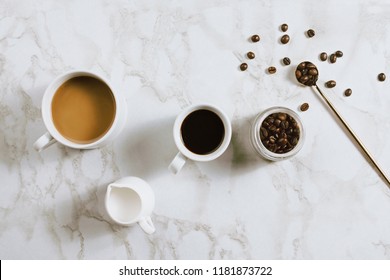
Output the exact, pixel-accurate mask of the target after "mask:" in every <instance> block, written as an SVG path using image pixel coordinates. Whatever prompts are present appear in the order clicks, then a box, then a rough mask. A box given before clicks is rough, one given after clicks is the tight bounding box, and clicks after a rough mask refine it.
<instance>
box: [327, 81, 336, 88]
mask: <svg viewBox="0 0 390 280" xmlns="http://www.w3.org/2000/svg"><path fill="white" fill-rule="evenodd" d="M325 86H326V87H327V88H334V87H335V86H336V81H334V80H330V81H327V82H326V83H325Z"/></svg>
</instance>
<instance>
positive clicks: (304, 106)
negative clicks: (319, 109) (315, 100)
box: [300, 103, 309, 112]
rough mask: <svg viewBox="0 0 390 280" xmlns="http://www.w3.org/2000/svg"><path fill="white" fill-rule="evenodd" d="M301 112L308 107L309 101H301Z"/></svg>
mask: <svg viewBox="0 0 390 280" xmlns="http://www.w3.org/2000/svg"><path fill="white" fill-rule="evenodd" d="M300 109H301V111H302V112H305V111H307V110H308V109H309V103H303V104H302V105H301V107H300Z"/></svg>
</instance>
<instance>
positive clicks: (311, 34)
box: [306, 29, 316, 38]
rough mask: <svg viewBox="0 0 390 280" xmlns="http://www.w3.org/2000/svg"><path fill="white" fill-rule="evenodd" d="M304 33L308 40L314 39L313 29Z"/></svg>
mask: <svg viewBox="0 0 390 280" xmlns="http://www.w3.org/2000/svg"><path fill="white" fill-rule="evenodd" d="M306 33H307V36H309V38H311V37H314V35H316V33H315V32H314V30H313V29H309V30H307V32H306Z"/></svg>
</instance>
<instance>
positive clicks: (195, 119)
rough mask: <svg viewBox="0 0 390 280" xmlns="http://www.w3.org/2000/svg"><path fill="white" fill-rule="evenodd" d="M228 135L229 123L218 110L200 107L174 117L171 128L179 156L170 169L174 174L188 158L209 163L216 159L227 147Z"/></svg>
mask: <svg viewBox="0 0 390 280" xmlns="http://www.w3.org/2000/svg"><path fill="white" fill-rule="evenodd" d="M231 136H232V128H231V123H230V120H229V118H228V117H227V115H226V114H225V113H224V112H223V111H222V110H221V109H219V108H218V107H216V106H212V105H208V104H200V105H194V106H190V107H188V108H186V109H185V110H184V111H182V112H181V113H180V114H179V115H178V116H177V118H176V121H175V124H174V127H173V137H174V140H175V143H176V146H177V148H178V149H179V153H178V154H177V155H176V157H175V158H174V159H173V161H172V162H171V164H170V165H169V169H170V170H171V171H172V172H173V173H175V174H176V173H177V172H179V171H180V169H181V168H182V167H183V166H184V164H185V162H186V160H187V159H191V160H195V161H210V160H213V159H216V158H218V157H219V156H221V155H222V154H223V153H224V152H225V150H226V149H227V147H228V146H229V143H230V140H231Z"/></svg>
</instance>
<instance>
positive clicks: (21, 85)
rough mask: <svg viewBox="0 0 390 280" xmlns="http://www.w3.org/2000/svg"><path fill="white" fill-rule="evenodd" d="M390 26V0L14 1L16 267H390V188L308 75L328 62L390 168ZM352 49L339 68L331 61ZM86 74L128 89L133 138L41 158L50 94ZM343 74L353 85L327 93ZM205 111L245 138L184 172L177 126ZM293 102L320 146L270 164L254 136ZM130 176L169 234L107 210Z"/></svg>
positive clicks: (0, 50) (9, 167) (4, 17)
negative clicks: (240, 263) (261, 263)
mask: <svg viewBox="0 0 390 280" xmlns="http://www.w3.org/2000/svg"><path fill="white" fill-rule="evenodd" d="M282 23H288V24H289V30H288V31H287V34H289V35H290V37H291V41H290V42H289V43H288V44H287V45H282V44H281V43H280V37H281V36H282V35H283V33H282V32H281V30H280V25H281V24H282ZM389 26H390V5H389V3H388V2H387V1H385V0H370V1H364V0H359V1H342V2H340V1H336V0H325V1H314V2H313V1H308V0H297V1H282V0H276V1H271V0H261V1H260V0H242V1H232V0H222V1H221V0H212V1H157V2H156V1H140V0H114V1H105V0H97V1H94V2H93V4H92V3H91V1H84V0H82V1H75V0H74V1H73V0H71V1H65V0H60V1H49V0H39V1H34V2H33V3H31V2H30V1H26V0H16V1H8V0H4V1H1V2H0V82H1V89H0V178H1V184H0V190H1V195H0V221H1V222H0V258H1V259H390V218H389V213H390V188H389V187H388V186H387V185H386V184H385V182H384V181H383V180H382V178H380V177H379V176H378V174H377V173H376V171H375V170H374V169H373V168H372V167H371V165H370V164H369V163H368V162H367V161H366V160H365V158H364V156H363V155H362V153H361V152H360V151H359V150H358V149H357V147H356V145H355V144H353V141H352V139H350V137H349V136H348V135H347V134H346V133H345V132H344V130H343V129H342V128H341V126H340V124H339V123H338V122H337V121H336V119H335V118H334V116H333V115H332V113H331V112H330V111H329V110H328V109H327V108H326V106H325V105H324V103H323V102H322V101H321V99H320V98H319V97H318V96H317V95H316V93H315V92H314V91H313V90H312V89H310V88H307V87H302V86H300V85H299V84H298V83H297V82H296V81H295V78H294V69H295V67H296V65H297V64H298V63H299V62H301V61H303V60H310V61H312V62H313V63H315V64H316V65H317V67H318V69H319V71H320V79H319V85H320V86H321V87H322V88H323V89H324V92H325V93H326V94H327V95H328V97H329V98H330V99H331V100H332V102H333V103H334V104H335V106H336V107H337V108H338V109H339V111H340V112H341V113H342V114H343V116H344V117H345V119H347V121H348V122H349V123H350V125H351V126H352V127H353V128H354V130H355V131H356V133H357V134H358V135H359V136H360V137H361V138H362V140H363V142H364V143H365V144H366V146H367V147H368V148H369V150H370V151H371V152H372V154H373V155H374V156H375V158H376V159H377V160H378V162H379V163H380V165H381V166H382V167H383V169H384V170H385V171H386V172H387V174H390V158H389V155H390V143H389V141H388V139H390V120H389V108H390V94H389V92H390V82H389V81H388V80H386V81H385V82H383V83H381V82H379V81H378V80H377V78H376V77H377V75H378V73H380V72H384V73H386V74H387V76H388V79H389V78H390V72H389V71H390V66H389V65H390V64H389V60H390V56H389V50H390V28H389ZM309 28H312V29H314V30H315V31H316V35H315V36H314V37H313V38H308V37H307V36H306V35H305V31H306V30H307V29H309ZM253 34H259V35H260V37H261V40H260V42H258V43H251V42H250V40H249V38H250V36H251V35H253ZM339 49H340V50H342V51H343V52H344V56H343V57H342V58H339V59H338V61H337V63H336V64H330V63H328V62H321V61H320V60H319V54H320V53H321V52H323V51H325V52H328V54H330V53H332V52H335V51H337V50H339ZM248 51H253V52H254V53H255V54H256V58H255V59H254V60H248V59H247V58H246V57H245V54H246V53H247V52H248ZM285 56H288V57H290V59H291V61H292V63H291V65H290V66H284V65H282V63H281V59H283V57H285ZM244 61H245V62H247V63H248V66H249V67H248V70H247V71H245V72H242V71H240V70H239V65H240V63H242V62H244ZM269 66H275V67H276V68H277V73H276V74H274V75H270V74H268V73H267V71H266V69H267V68H268V67H269ZM72 69H89V70H93V71H96V72H98V73H100V74H102V75H104V76H106V77H107V78H108V79H110V81H112V83H113V84H114V86H115V87H116V88H117V89H118V90H119V91H122V92H123V93H124V94H125V96H126V100H127V106H128V111H129V115H128V120H127V124H126V126H125V129H124V131H123V132H122V133H121V135H120V136H119V137H118V138H117V139H116V140H115V141H114V142H112V143H111V144H109V145H107V146H105V147H104V148H100V149H96V150H88V151H79V150H72V149H70V148H66V147H63V146H61V145H57V144H56V145H54V146H52V147H50V148H48V149H47V150H45V151H43V152H42V153H37V152H36V151H35V150H34V149H33V148H32V144H33V143H34V141H35V140H36V139H37V138H38V137H39V136H40V135H42V134H43V133H45V127H44V124H43V121H42V117H41V99H42V96H43V93H44V91H45V88H46V87H47V85H48V84H49V83H50V81H51V80H52V79H54V78H55V77H56V76H57V75H59V74H61V73H64V72H66V71H69V70H72ZM330 79H334V80H336V81H337V86H336V87H335V88H333V89H325V87H324V86H323V84H324V83H325V82H326V81H327V80H330ZM346 88H352V90H353V94H352V95H351V96H350V97H345V96H344V95H343V92H344V90H345V89H346ZM203 102H207V103H212V104H216V105H218V106H219V107H221V108H222V109H223V110H224V111H225V112H226V113H227V114H228V116H229V117H230V119H231V121H232V127H233V136H232V142H231V144H230V146H229V148H228V150H227V151H226V152H225V153H224V154H223V155H222V156H221V157H220V158H218V159H217V160H215V161H212V162H207V163H195V162H187V164H186V165H185V167H184V168H183V169H182V170H181V172H180V173H179V174H178V175H176V176H175V175H173V174H171V173H170V172H169V171H168V169H167V167H168V165H169V163H170V162H171V160H172V159H173V158H174V156H175V155H176V153H177V149H176V147H175V145H174V141H173V136H172V127H173V122H174V120H175V116H176V115H177V114H178V113H179V112H180V111H181V110H182V109H183V108H185V107H186V106H189V105H191V104H196V103H203ZM303 102H308V103H309V104H310V109H309V110H308V111H307V112H300V111H299V106H300V105H301V104H302V103H303ZM275 105H280V106H286V107H289V108H291V109H293V110H295V111H297V112H298V114H299V115H300V117H301V118H302V121H303V123H304V126H305V130H306V139H305V145H304V147H303V149H302V150H301V151H300V152H299V153H298V155H296V156H295V157H294V158H292V159H289V160H285V161H281V162H268V161H266V160H263V159H262V158H260V157H259V156H257V155H256V154H255V151H254V149H253V148H252V147H251V144H250V139H249V129H250V126H251V123H252V121H253V119H254V117H255V116H256V115H257V114H258V113H259V112H261V111H262V110H264V109H266V108H268V107H271V106H275ZM124 176H138V177H141V178H143V179H144V180H146V181H147V182H149V184H150V185H151V187H152V188H153V190H154V192H155V195H156V206H155V210H154V213H153V215H152V219H153V221H154V223H155V226H156V232H155V233H154V234H152V235H147V234H145V233H144V232H143V231H142V230H141V229H140V227H138V226H137V225H135V226H131V227H122V226H119V225H115V224H113V223H111V222H110V220H109V218H108V216H107V213H106V212H105V208H104V196H105V191H106V188H107V185H108V184H109V183H111V182H113V181H115V180H117V179H119V178H121V177H124Z"/></svg>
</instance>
